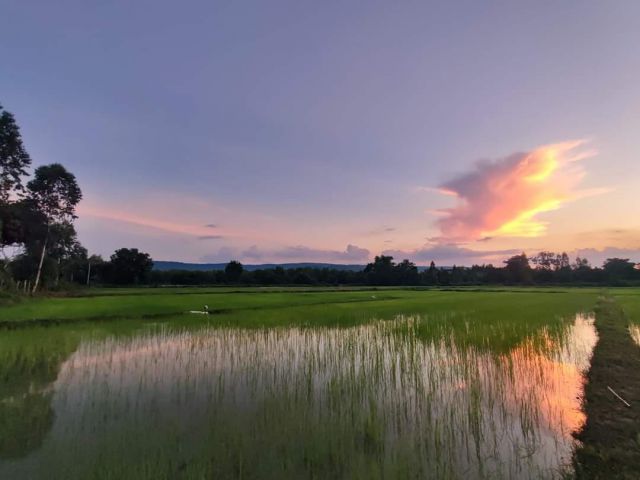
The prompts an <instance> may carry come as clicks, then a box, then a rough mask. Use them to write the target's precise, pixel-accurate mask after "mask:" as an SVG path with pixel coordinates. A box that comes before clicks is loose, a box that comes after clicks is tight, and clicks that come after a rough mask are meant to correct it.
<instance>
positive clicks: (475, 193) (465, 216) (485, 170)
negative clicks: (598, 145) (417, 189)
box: [437, 141, 600, 243]
mask: <svg viewBox="0 0 640 480" xmlns="http://www.w3.org/2000/svg"><path fill="white" fill-rule="evenodd" d="M583 146H584V142H583V141H570V142H563V143H556V144H553V145H546V146H542V147H539V148H537V149H535V150H533V151H531V152H525V153H514V154H512V155H509V156H508V157H505V158H501V159H498V160H484V161H480V162H478V163H476V165H475V168H474V169H473V171H471V172H469V173H466V174H464V175H460V176H458V177H456V178H453V179H452V180H450V181H448V182H445V183H444V184H442V185H440V187H439V191H440V193H442V194H445V195H451V196H454V197H456V198H457V204H456V205H455V206H454V207H452V208H446V209H441V210H439V211H438V213H439V214H440V215H441V218H439V219H438V220H437V226H438V227H439V229H440V232H441V237H440V238H439V241H440V242H441V243H451V242H466V241H473V240H479V239H483V238H487V237H538V236H541V235H543V234H544V233H545V232H546V229H547V224H546V223H545V222H544V221H543V220H541V219H540V218H539V215H540V214H541V213H544V212H548V211H551V210H556V209H558V208H560V207H561V206H562V205H563V204H565V203H567V202H570V201H573V200H576V199H578V198H581V197H584V196H585V195H590V194H594V193H599V192H600V191H597V192H596V191H584V190H582V191H581V190H578V188H577V187H578V184H579V183H580V181H581V180H582V178H583V177H584V174H585V172H584V169H583V168H582V167H581V165H580V164H579V161H580V160H582V159H584V158H588V157H590V156H592V155H594V154H595V152H593V151H584V149H582V148H579V147H583Z"/></svg>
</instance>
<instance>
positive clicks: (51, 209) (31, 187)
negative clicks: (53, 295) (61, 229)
mask: <svg viewBox="0 0 640 480" xmlns="http://www.w3.org/2000/svg"><path fill="white" fill-rule="evenodd" d="M27 189H28V191H29V200H30V201H31V202H33V204H34V205H35V206H36V208H37V209H38V210H39V211H40V212H41V213H42V215H43V216H44V219H45V222H46V233H45V236H44V238H43V240H42V251H41V254H40V262H39V265H38V272H37V274H36V281H35V282H34V284H33V292H35V291H36V290H37V289H38V285H39V283H40V275H41V272H42V264H43V262H44V257H45V253H46V250H47V243H48V241H49V234H50V232H51V225H52V224H54V223H63V222H72V221H73V220H74V219H75V218H76V215H75V208H76V205H77V204H78V203H79V202H80V200H81V199H82V191H81V190H80V187H79V186H78V183H77V182H76V177H75V176H74V175H73V174H72V173H71V172H69V171H67V169H66V168H64V167H63V166H62V165H60V164H59V163H52V164H51V165H44V166H42V167H38V168H37V169H36V171H35V174H34V178H33V179H32V180H31V181H30V182H29V183H28V184H27Z"/></svg>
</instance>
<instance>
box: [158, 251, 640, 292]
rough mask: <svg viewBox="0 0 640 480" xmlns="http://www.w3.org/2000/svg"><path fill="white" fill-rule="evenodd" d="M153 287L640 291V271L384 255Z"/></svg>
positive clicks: (165, 280) (186, 273)
mask: <svg viewBox="0 0 640 480" xmlns="http://www.w3.org/2000/svg"><path fill="white" fill-rule="evenodd" d="M147 278H148V284H150V285H215V284H243V285H372V286H374V285H375V286H387V285H389V286H390V285H405V286H462V285H555V284H565V285H620V286H624V285H638V284H640V270H638V269H637V268H636V265H635V264H634V263H633V262H631V261H629V259H625V258H610V259H607V261H606V262H605V263H604V264H603V266H602V267H601V268H600V267H592V266H591V265H590V264H589V262H588V260H586V259H584V258H580V257H578V258H576V259H575V260H574V261H573V262H571V261H569V257H568V255H567V254H566V253H559V254H556V253H552V252H541V253H539V254H538V255H535V256H533V257H532V258H528V257H527V255H526V254H525V253H522V254H521V255H514V256H513V257H511V258H509V259H507V260H506V261H504V262H503V265H501V266H494V265H473V266H472V267H462V266H453V267H438V266H436V264H435V263H434V262H431V264H430V266H429V267H428V268H426V269H422V270H419V269H418V267H417V266H416V264H415V263H413V262H411V261H409V260H402V261H401V262H399V263H396V262H394V260H393V257H391V256H385V255H379V256H377V257H375V259H374V261H373V262H371V263H369V264H368V265H367V266H366V267H365V268H364V269H363V270H360V271H348V270H346V271H345V270H338V269H332V268H290V269H284V268H282V267H275V268H267V269H261V270H253V271H247V270H245V269H244V268H243V266H242V264H241V263H240V262H238V261H232V262H229V264H227V266H226V268H225V269H224V270H210V271H190V270H167V271H151V272H150V274H149V275H148V277H147Z"/></svg>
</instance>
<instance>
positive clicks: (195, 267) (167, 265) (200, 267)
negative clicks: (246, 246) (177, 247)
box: [153, 260, 365, 272]
mask: <svg viewBox="0 0 640 480" xmlns="http://www.w3.org/2000/svg"><path fill="white" fill-rule="evenodd" d="M226 266H227V263H226V262H225V263H185V262H171V261H165V260H154V261H153V269H154V270H159V271H167V270H189V271H211V270H224V267H226ZM243 267H244V269H245V270H247V271H250V272H251V271H254V270H263V269H266V268H276V267H282V268H285V269H289V268H332V269H334V270H345V271H351V272H359V271H360V270H364V267H365V265H342V264H339V263H263V264H259V265H243Z"/></svg>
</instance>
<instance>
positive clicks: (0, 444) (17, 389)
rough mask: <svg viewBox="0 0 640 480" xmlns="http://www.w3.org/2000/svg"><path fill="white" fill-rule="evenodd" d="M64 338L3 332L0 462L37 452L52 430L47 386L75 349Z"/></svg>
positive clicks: (51, 333)
mask: <svg viewBox="0 0 640 480" xmlns="http://www.w3.org/2000/svg"><path fill="white" fill-rule="evenodd" d="M77 343H78V342H77V340H76V339H74V338H73V337H72V336H70V335H69V334H68V333H67V332H54V331H53V330H46V329H43V330H40V329H38V330H34V329H28V330H24V331H20V330H18V331H13V332H3V335H2V338H0V432H1V434H0V458H5V459H8V458H19V457H23V456H25V455H27V454H28V453H30V452H32V451H33V450H35V449H37V448H38V447H39V446H40V445H41V444H42V442H43V440H44V438H45V436H46V435H47V433H48V432H49V431H50V429H51V426H52V425H53V419H54V412H53V408H52V407H51V399H52V396H53V391H52V388H51V387H52V384H53V382H55V380H56V378H57V377H58V372H59V371H60V367H61V365H62V363H63V362H64V361H65V360H66V359H67V358H68V357H69V356H70V355H71V353H72V352H73V351H74V350H75V349H76V347H77Z"/></svg>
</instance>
